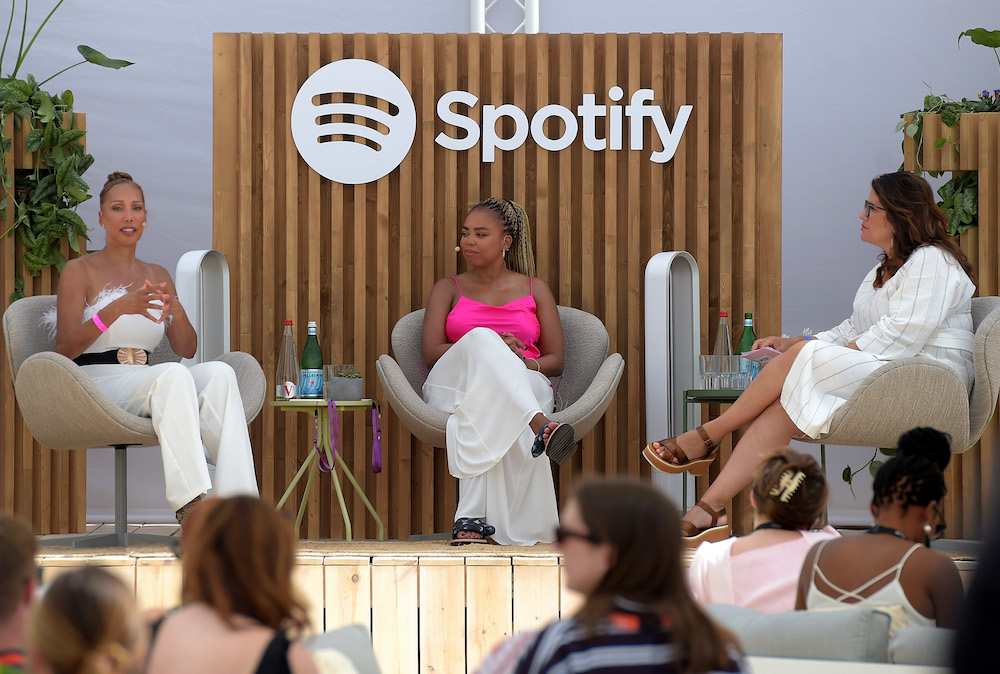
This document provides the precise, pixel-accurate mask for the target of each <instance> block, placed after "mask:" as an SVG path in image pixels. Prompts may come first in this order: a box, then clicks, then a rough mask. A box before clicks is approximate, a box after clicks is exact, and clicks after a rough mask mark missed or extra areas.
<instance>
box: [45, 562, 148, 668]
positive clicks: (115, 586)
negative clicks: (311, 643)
mask: <svg viewBox="0 0 1000 674" xmlns="http://www.w3.org/2000/svg"><path fill="white" fill-rule="evenodd" d="M147 632H148V630H147V627H146V625H145V624H144V623H143V621H142V619H141V618H140V616H139V610H138V608H137V607H136V604H135V597H134V596H133V594H132V591H131V590H130V589H129V588H127V587H126V586H125V583H123V582H122V581H121V579H119V578H118V577H117V576H115V575H113V574H111V573H110V572H108V571H106V570H104V569H102V568H100V567H95V566H88V567H83V568H80V569H75V570H73V571H68V572H66V573H64V574H62V575H60V576H59V577H57V578H56V579H55V580H54V581H53V582H52V584H51V585H49V586H48V587H47V588H46V589H45V591H44V593H43V594H42V598H41V600H40V601H39V602H38V606H37V607H36V608H35V611H34V615H33V616H32V619H31V634H30V639H29V640H30V644H31V671H32V672H34V673H35V674H129V673H131V672H141V671H143V663H144V661H145V655H146V645H147V642H148V637H147Z"/></svg>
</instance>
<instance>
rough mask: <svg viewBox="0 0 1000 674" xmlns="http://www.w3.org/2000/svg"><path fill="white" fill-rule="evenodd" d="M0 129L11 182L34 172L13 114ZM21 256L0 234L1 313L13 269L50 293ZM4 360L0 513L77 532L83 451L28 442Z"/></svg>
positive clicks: (52, 275) (81, 120)
mask: <svg viewBox="0 0 1000 674" xmlns="http://www.w3.org/2000/svg"><path fill="white" fill-rule="evenodd" d="M73 126H74V128H78V129H86V128H87V126H86V116H85V115H83V114H81V113H74V114H73ZM4 128H5V129H6V133H7V134H9V135H10V137H11V139H12V141H13V145H12V147H11V151H10V152H8V153H7V155H6V157H5V163H6V165H7V171H8V173H9V174H10V176H11V179H12V180H13V177H14V171H16V170H18V169H31V168H34V166H35V157H34V155H32V154H31V153H29V152H26V151H25V150H24V141H25V137H26V135H27V131H28V129H27V127H26V126H24V125H22V128H21V129H17V128H15V124H14V119H13V115H9V116H7V118H6V120H5V123H4ZM84 138H86V137H84ZM13 224H14V208H13V204H10V203H8V207H7V213H6V216H5V218H4V220H3V230H2V232H0V234H2V233H3V232H6V231H8V230H9V229H10V228H11V226H12V225H13ZM21 252H22V249H21V245H20V243H19V242H18V240H17V237H16V236H0V297H2V306H3V308H4V309H5V310H6V308H7V306H8V305H9V304H10V296H11V293H12V292H14V274H15V271H21V273H22V276H24V294H25V295H29V296H30V295H50V294H53V293H55V292H56V285H57V281H58V276H59V275H58V274H57V273H56V271H55V270H54V269H51V268H50V269H47V270H45V271H44V272H43V273H42V274H41V275H40V276H36V277H32V276H31V274H30V273H26V272H24V270H23V268H22V267H21ZM62 252H63V254H64V255H66V257H71V256H72V255H74V253H73V252H72V251H71V250H70V247H69V244H68V242H66V241H63V244H62ZM4 341H5V340H4V338H3V335H2V333H0V350H2V351H3V352H4V353H6V348H7V347H6V344H5V343H4ZM4 361H5V362H4V364H3V367H2V374H0V511H2V512H5V513H12V514H14V515H17V516H19V517H22V518H24V519H25V520H27V521H30V522H31V525H32V528H33V529H34V531H35V533H36V534H47V533H69V532H74V533H81V532H83V531H84V529H85V527H86V516H87V453H86V452H78V451H72V452H54V451H52V450H50V449H47V448H44V447H42V446H41V445H39V444H38V443H37V442H35V441H34V439H33V438H32V437H31V433H30V432H29V431H28V428H27V426H25V425H24V422H23V420H22V419H21V413H20V411H19V410H18V409H17V405H16V404H15V400H14V380H13V375H12V373H11V371H10V363H9V362H7V359H6V357H4ZM54 413H55V411H54Z"/></svg>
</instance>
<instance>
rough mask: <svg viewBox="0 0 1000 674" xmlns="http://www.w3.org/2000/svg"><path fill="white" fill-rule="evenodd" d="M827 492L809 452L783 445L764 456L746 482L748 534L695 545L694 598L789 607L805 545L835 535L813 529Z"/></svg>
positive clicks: (827, 529) (690, 573) (775, 609)
mask: <svg viewBox="0 0 1000 674" xmlns="http://www.w3.org/2000/svg"><path fill="white" fill-rule="evenodd" d="M827 494H828V489H827V484H826V476H825V475H824V474H823V470H822V468H820V466H819V464H818V463H816V460H815V459H814V458H813V457H811V456H809V455H808V454H803V453H801V452H797V451H795V450H794V449H792V448H790V447H783V448H781V449H779V450H777V451H776V452H775V453H774V454H772V455H771V456H769V457H768V458H766V459H765V460H764V463H763V464H761V466H760V468H758V469H757V474H756V475H755V476H754V480H753V482H752V483H751V486H750V505H751V507H752V508H753V518H754V530H753V533H751V534H749V535H748V536H742V537H740V538H729V539H726V540H724V541H719V542H718V543H702V544H701V545H700V546H699V547H698V549H697V551H696V552H695V553H694V559H693V560H692V562H691V567H690V568H689V569H688V583H689V585H690V586H691V592H692V594H694V596H695V599H697V600H698V601H699V602H701V603H702V604H704V605H707V604H712V603H722V604H735V605H737V606H743V607H745V608H752V609H755V610H757V611H764V612H766V613H778V612H781V611H791V610H792V609H794V608H795V590H796V586H797V584H798V580H799V572H800V571H801V569H802V560H803V559H805V556H806V554H807V553H808V552H809V548H811V547H812V546H813V545H814V544H816V543H818V542H819V541H821V540H826V539H828V538H835V537H837V536H838V534H837V532H836V531H835V530H834V529H833V528H831V527H829V526H826V527H823V529H822V530H820V531H814V530H813V528H814V527H816V526H818V525H819V523H820V521H821V520H822V518H823V512H824V510H825V509H826V500H827Z"/></svg>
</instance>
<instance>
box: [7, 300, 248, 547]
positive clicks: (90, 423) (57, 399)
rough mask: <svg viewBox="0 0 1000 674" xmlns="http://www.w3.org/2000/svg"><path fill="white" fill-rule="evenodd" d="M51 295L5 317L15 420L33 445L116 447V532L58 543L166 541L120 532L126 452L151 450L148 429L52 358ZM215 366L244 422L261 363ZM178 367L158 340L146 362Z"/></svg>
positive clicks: (66, 363)
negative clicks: (237, 398)
mask: <svg viewBox="0 0 1000 674" xmlns="http://www.w3.org/2000/svg"><path fill="white" fill-rule="evenodd" d="M55 302H56V297H55V295H39V296H36V297H25V298H23V299H20V300H17V301H16V302H13V303H12V304H11V305H10V306H9V307H8V308H7V310H6V311H5V312H4V315H3V331H4V338H5V339H6V344H7V362H8V363H9V364H10V370H11V374H12V376H13V379H14V394H15V396H16V397H17V402H18V406H19V407H20V410H21V415H22V416H23V417H24V421H25V423H26V424H27V425H28V429H29V430H30V431H31V434H32V435H33V436H34V437H35V439H36V440H37V441H38V442H39V443H40V444H42V445H44V446H46V447H50V448H52V449H87V448H90V447H114V448H115V533H114V534H108V535H107V536H85V537H80V538H78V539H75V540H68V539H61V540H58V541H55V543H56V544H58V545H69V544H72V545H73V546H74V547H93V546H109V545H118V546H126V545H131V544H132V543H135V542H164V541H166V540H170V539H171V537H169V536H149V535H135V534H129V533H127V531H126V515H127V514H128V509H127V507H126V489H125V487H126V477H127V471H126V456H127V455H126V451H125V448H126V447H130V446H142V445H157V444H159V441H158V440H157V438H156V434H155V433H154V432H153V422H152V421H151V420H150V419H148V418H145V417H138V416H135V415H132V414H129V413H128V412H126V411H125V410H123V409H122V408H120V407H118V406H117V405H115V404H114V403H113V402H112V401H111V400H110V399H109V398H108V397H107V396H106V395H105V394H104V393H103V392H102V391H101V390H100V389H99V388H97V386H95V385H94V383H93V382H92V381H91V380H90V378H89V377H87V375H85V374H84V373H83V371H82V370H81V369H80V366H78V365H77V364H76V363H74V362H73V361H72V360H70V359H69V358H66V357H65V356H63V355H61V354H59V353H56V351H55V341H54V340H53V338H52V337H51V336H50V335H49V333H48V330H47V329H45V328H44V327H42V324H43V322H42V316H43V315H44V314H45V312H47V311H48V310H49V309H51V308H52V307H54V306H55ZM219 360H221V361H223V362H226V363H228V364H229V365H230V366H232V368H233V369H234V370H235V371H236V379H237V381H238V382H239V386H240V395H241V396H242V398H243V411H244V413H245V414H246V418H247V423H249V422H250V421H252V420H253V419H254V418H256V416H257V415H258V414H259V413H260V410H261V408H262V407H263V405H264V393H265V390H266V381H265V379H264V371H263V370H262V369H261V367H260V363H258V362H257V360H256V359H255V358H254V357H253V356H251V355H250V354H248V353H242V352H231V353H227V354H223V356H221V357H220V358H219ZM168 361H174V362H178V361H180V357H179V356H178V355H177V354H175V353H174V352H173V350H171V348H170V343H169V342H168V341H167V339H166V337H164V339H163V341H162V342H160V345H159V346H158V347H157V348H156V350H155V351H153V353H151V354H150V357H149V363H150V364H151V365H155V364H157V363H163V362H168Z"/></svg>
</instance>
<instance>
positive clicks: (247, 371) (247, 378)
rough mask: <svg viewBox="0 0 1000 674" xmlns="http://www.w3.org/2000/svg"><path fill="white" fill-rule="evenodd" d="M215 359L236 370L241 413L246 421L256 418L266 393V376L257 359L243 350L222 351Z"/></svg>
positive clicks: (262, 405)
mask: <svg viewBox="0 0 1000 674" xmlns="http://www.w3.org/2000/svg"><path fill="white" fill-rule="evenodd" d="M216 360H218V361H220V362H222V363H226V364H227V365H229V366H230V367H231V368H233V370H234V371H235V372H236V381H237V382H238V383H239V385H240V398H242V399H243V414H244V415H245V416H246V419H247V423H248V424H249V423H250V422H251V421H253V420H254V419H256V418H257V415H258V414H260V410H261V409H262V408H263V407H264V398H265V396H266V395H267V378H266V377H265V376H264V370H263V369H262V368H261V366H260V363H258V362H257V359H256V358H254V357H253V356H251V355H250V354H249V353H245V352H243V351H230V352H229V353H224V354H222V355H221V356H219V357H218V358H216Z"/></svg>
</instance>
